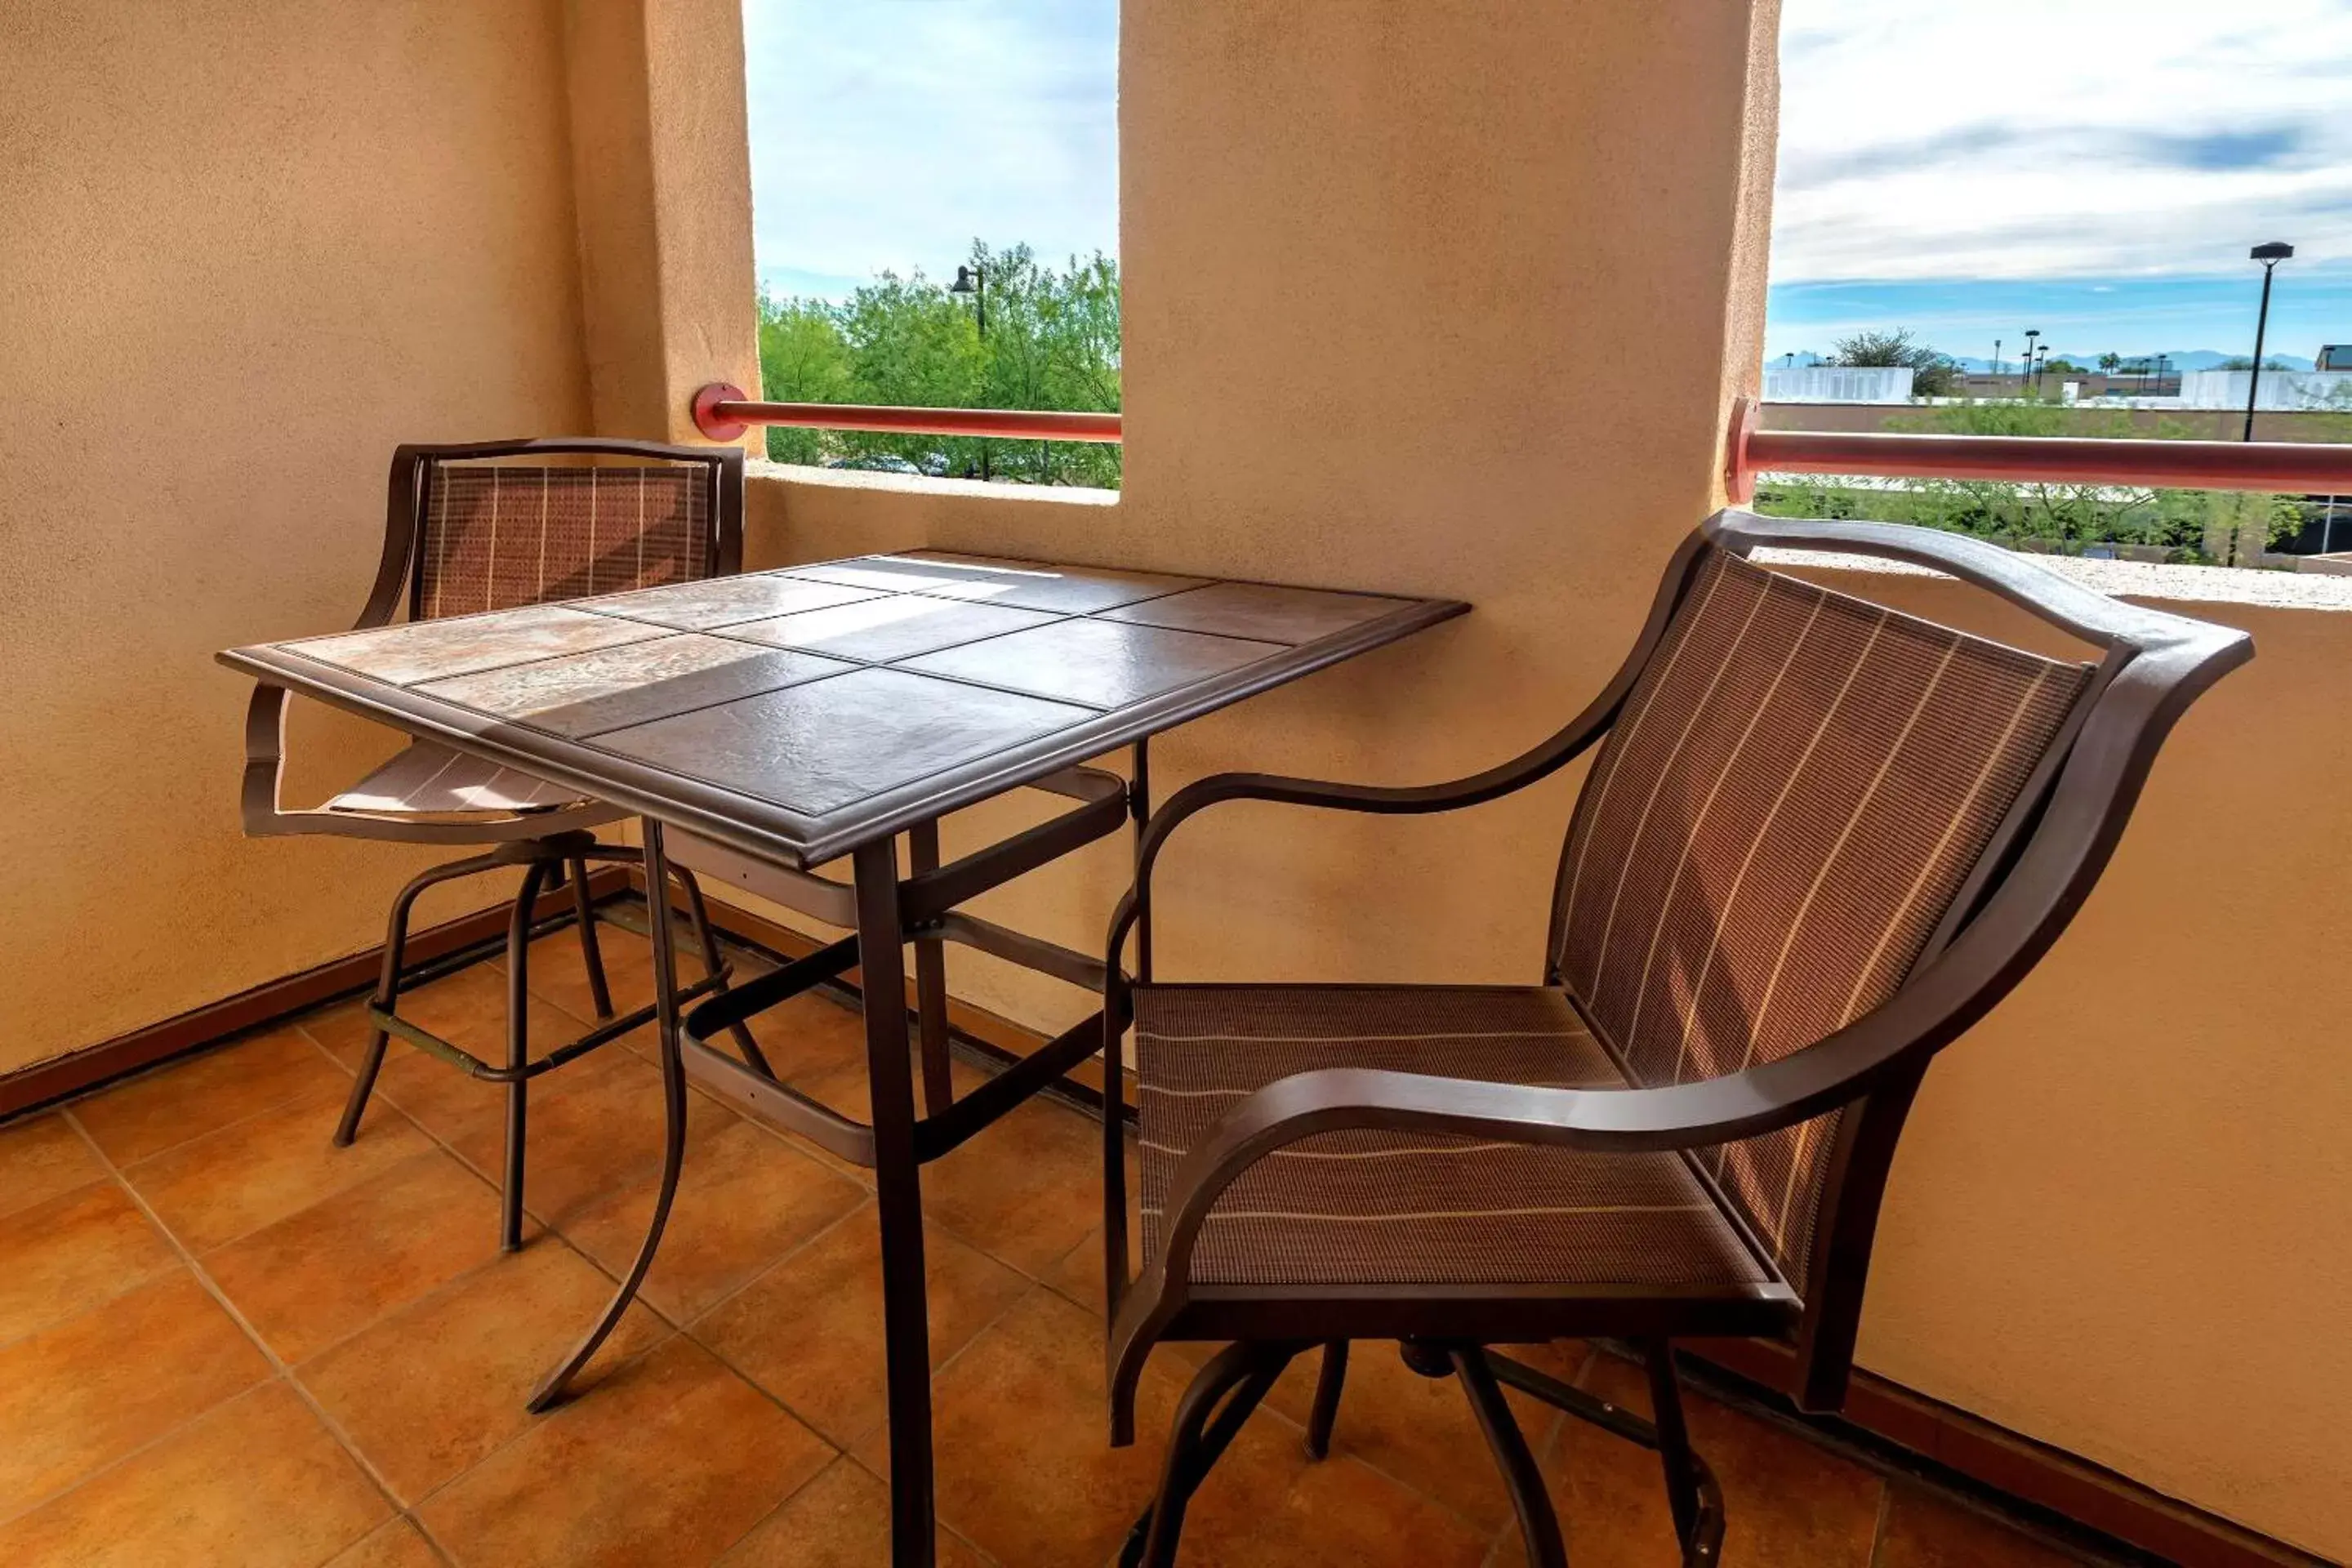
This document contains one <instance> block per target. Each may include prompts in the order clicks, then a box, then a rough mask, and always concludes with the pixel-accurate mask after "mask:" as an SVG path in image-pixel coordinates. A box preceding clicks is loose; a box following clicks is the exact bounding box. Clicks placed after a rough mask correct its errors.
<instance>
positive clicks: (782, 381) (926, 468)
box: [760, 241, 1119, 488]
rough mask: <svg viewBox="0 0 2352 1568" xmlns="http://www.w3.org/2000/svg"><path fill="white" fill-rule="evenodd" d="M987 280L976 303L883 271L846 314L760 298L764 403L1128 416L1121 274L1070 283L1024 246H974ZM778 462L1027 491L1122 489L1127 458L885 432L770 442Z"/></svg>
mask: <svg viewBox="0 0 2352 1568" xmlns="http://www.w3.org/2000/svg"><path fill="white" fill-rule="evenodd" d="M971 265H972V266H974V267H975V268H979V269H980V271H981V274H982V277H983V278H985V279H986V280H987V281H986V283H985V285H984V288H985V290H986V309H987V317H988V328H987V331H986V333H985V335H983V334H982V331H981V330H980V310H979V309H978V306H979V304H980V301H978V300H970V299H968V298H967V297H965V296H961V295H958V294H956V293H954V292H953V291H951V290H950V289H946V288H943V287H941V286H940V284H937V283H934V282H932V281H931V280H930V279H929V278H927V277H925V276H924V275H923V274H922V273H920V272H917V273H915V274H913V275H912V276H910V277H904V278H902V277H899V276H898V274H896V273H893V272H885V273H883V274H882V275H881V276H879V277H878V278H877V279H875V280H874V281H873V282H872V283H869V284H867V285H866V286H865V287H863V288H861V289H858V290H856V292H855V293H854V294H852V295H851V296H850V297H849V299H848V300H846V301H845V302H843V303H841V304H838V305H835V304H828V303H826V302H825V301H824V300H773V299H762V300H761V306H760V323H761V324H760V359H761V378H762V381H763V383H764V384H765V385H766V387H767V395H768V396H770V397H772V398H776V399H779V400H785V401H793V402H805V403H872V404H882V405H895V406H900V407H909V406H911V407H933V408H1018V409H1064V410H1079V411H1095V412H1105V413H1110V412H1116V411H1117V410H1118V405H1119V313H1118V312H1119V283H1118V263H1117V262H1115V261H1113V260H1111V259H1110V258H1108V257H1106V256H1102V255H1100V254H1097V255H1095V256H1093V257H1089V258H1085V259H1080V258H1076V257H1073V258H1070V261H1069V264H1068V266H1067V267H1066V268H1064V269H1062V270H1059V271H1057V270H1055V268H1050V267H1045V266H1041V265H1039V264H1038V262H1037V259H1036V257H1035V255H1034V253H1033V252H1032V251H1031V250H1030V248H1029V247H1027V246H1025V245H1015V246H1011V247H1006V248H1004V249H1003V250H992V249H991V248H990V247H988V246H987V245H985V244H982V243H981V242H979V241H974V242H973V245H972V248H971ZM768 453H769V456H770V457H772V458H776V459H778V460H780V461H784V462H796V463H819V462H824V463H834V464H855V465H858V466H872V467H884V466H893V467H895V466H897V465H898V464H901V463H903V464H908V465H911V466H913V467H915V468H919V469H921V470H922V471H923V472H925V473H930V474H945V475H960V476H964V477H970V478H979V477H982V476H983V475H985V476H986V477H989V478H992V479H1007V480H1012V481H1014V482H1017V483H1026V484H1079V485H1100V486H1108V487H1114V488H1115V487H1116V486H1117V485H1118V482H1119V449H1118V447H1117V446H1115V445H1096V444H1092V443H1080V442H1063V441H1055V442H1042V441H1004V440H1000V439H994V438H987V439H983V438H980V437H944V436H901V435H892V434H888V433H884V432H866V431H816V430H795V429H782V428H780V429H772V430H771V431H770V432H769V433H768Z"/></svg>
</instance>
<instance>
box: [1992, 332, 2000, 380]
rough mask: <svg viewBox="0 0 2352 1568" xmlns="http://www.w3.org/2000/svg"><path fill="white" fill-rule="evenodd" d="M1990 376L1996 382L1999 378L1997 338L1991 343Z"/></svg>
mask: <svg viewBox="0 0 2352 1568" xmlns="http://www.w3.org/2000/svg"><path fill="white" fill-rule="evenodd" d="M1992 374H1993V376H1994V379H1996V380H1998V379H1999V378H2000V339H1999V338H1995V339H1993V341H1992Z"/></svg>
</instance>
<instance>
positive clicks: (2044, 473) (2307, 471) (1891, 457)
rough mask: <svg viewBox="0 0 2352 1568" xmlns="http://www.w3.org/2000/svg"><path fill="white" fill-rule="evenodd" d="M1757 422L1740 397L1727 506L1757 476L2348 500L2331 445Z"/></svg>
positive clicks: (1727, 472) (1728, 447) (1750, 490)
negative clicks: (1888, 430)
mask: <svg viewBox="0 0 2352 1568" xmlns="http://www.w3.org/2000/svg"><path fill="white" fill-rule="evenodd" d="M1757 421H1758V410H1757V406H1756V405H1755V403H1754V402H1752V401H1751V400H1748V399H1746V398H1742V399H1741V400H1740V401H1739V403H1738V405H1736V406H1735V407H1734V408H1733V410H1732V414H1731V431H1730V436H1729V438H1728V439H1727V441H1726V442H1725V446H1724V458H1723V480H1724V489H1726V490H1727V492H1728V493H1729V495H1730V497H1731V500H1732V502H1733V504H1735V505H1745V504H1746V503H1747V502H1748V501H1750V500H1754V499H1755V496H1756V476H1757V475H1758V474H1759V472H1772V473H1797V474H1856V475H1864V474H1866V475H1874V476H1879V477H1883V478H1886V479H2008V480H2012V481H2018V480H2022V481H2028V482H2032V481H2040V482H2042V483H2046V484H2074V485H2145V486H2150V487H2154V488H2157V489H2196V490H2275V491H2281V492H2284V493H2287V494H2291V495H2352V445H2344V444H2340V443H2335V442H2319V441H2310V442H2303V441H2103V440H2095V439H2089V440H2086V439H2082V438H2079V437H2069V436H1893V435H1881V434H1875V433H1871V434H1865V433H1862V432H1854V431H1842V430H1764V429H1759V427H1758V423H1757Z"/></svg>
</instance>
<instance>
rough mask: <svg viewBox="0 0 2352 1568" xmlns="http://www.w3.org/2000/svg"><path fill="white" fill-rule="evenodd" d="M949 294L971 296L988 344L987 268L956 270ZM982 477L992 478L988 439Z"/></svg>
mask: <svg viewBox="0 0 2352 1568" xmlns="http://www.w3.org/2000/svg"><path fill="white" fill-rule="evenodd" d="M948 292H949V293H950V294H969V295H971V307H972V310H973V311H974V313H975V314H977V315H978V317H979V319H980V337H981V341H982V342H987V341H988V272H987V269H986V268H979V267H959V268H956V280H955V281H954V282H952V283H950V284H949V285H948ZM980 477H981V480H982V483H986V482H987V480H988V479H989V478H990V475H989V471H988V442H987V440H986V438H984V437H983V438H982V441H981V443H980Z"/></svg>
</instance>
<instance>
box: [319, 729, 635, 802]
mask: <svg viewBox="0 0 2352 1568" xmlns="http://www.w3.org/2000/svg"><path fill="white" fill-rule="evenodd" d="M588 804H589V802H588V801H587V799H586V798H585V797H584V796H583V795H581V794H580V793H579V791H577V790H572V789H566V788H564V787H563V786H562V784H550V783H548V782H547V781H546V780H544V779H538V778H533V777H532V776H531V775H530V774H529V773H520V772H518V771H516V770H515V769H513V768H509V767H503V766H501V765H499V763H493V762H490V761H488V760H487V759H484V758H481V757H475V756H468V755H467V754H466V753H465V752H453V751H451V750H450V749H449V748H447V747H446V746H436V745H434V744H433V743H432V742H428V741H419V742H416V743H415V745H412V746H410V747H409V748H408V749H407V750H406V751H404V752H401V753H400V754H399V755H398V756H396V757H394V758H393V759H392V760H391V761H390V762H388V763H384V764H383V766H382V767H380V768H378V769H376V770H375V771H374V772H373V773H370V774H368V776H367V777H365V778H363V779H362V780H361V781H360V782H359V783H357V784H353V785H352V787H351V788H349V789H347V790H345V791H343V793H342V794H341V795H337V796H335V797H334V798H333V799H332V800H331V801H329V802H328V803H327V809H328V810H329V811H348V812H356V813H366V814H368V815H370V816H415V817H435V818H440V819H444V820H450V821H473V820H479V819H482V818H488V817H500V816H518V815H521V814H527V813H532V812H542V811H562V810H566V809H571V808H576V807H579V806H583V805H588Z"/></svg>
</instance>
